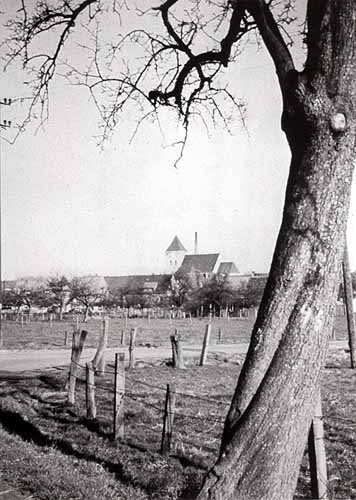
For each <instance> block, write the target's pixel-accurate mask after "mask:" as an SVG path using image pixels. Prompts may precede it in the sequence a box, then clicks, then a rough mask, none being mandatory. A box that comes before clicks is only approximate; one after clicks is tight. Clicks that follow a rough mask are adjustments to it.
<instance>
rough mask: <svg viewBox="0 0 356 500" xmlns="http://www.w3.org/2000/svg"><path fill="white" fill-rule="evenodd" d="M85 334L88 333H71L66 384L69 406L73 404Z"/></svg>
mask: <svg viewBox="0 0 356 500" xmlns="http://www.w3.org/2000/svg"><path fill="white" fill-rule="evenodd" d="M87 334H88V332H87V331H85V330H82V332H81V333H79V332H78V331H76V330H75V331H74V332H73V342H72V356H71V363H70V369H69V384H68V403H70V404H74V403H75V384H76V379H77V375H78V372H79V367H80V365H79V361H80V356H81V354H82V351H83V347H84V342H85V339H86V336H87Z"/></svg>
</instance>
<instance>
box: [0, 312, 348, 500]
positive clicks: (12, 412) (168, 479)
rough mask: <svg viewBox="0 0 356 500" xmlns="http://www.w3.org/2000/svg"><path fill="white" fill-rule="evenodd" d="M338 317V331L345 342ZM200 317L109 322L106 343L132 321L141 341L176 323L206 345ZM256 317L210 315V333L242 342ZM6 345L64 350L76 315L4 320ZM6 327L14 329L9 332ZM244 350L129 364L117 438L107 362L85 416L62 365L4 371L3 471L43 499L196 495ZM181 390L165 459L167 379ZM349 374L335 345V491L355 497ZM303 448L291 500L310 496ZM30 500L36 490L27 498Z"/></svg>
mask: <svg viewBox="0 0 356 500" xmlns="http://www.w3.org/2000/svg"><path fill="white" fill-rule="evenodd" d="M344 323H345V322H344V318H338V320H337V321H336V324H335V336H336V338H338V339H339V340H342V339H345V335H346V329H345V324H344ZM205 324H206V321H204V320H194V319H193V321H192V323H190V320H173V321H172V322H171V321H169V320H151V321H150V323H148V320H142V319H132V320H129V324H128V325H126V326H125V324H124V320H123V319H111V320H110V325H109V332H110V334H109V345H111V346H116V345H120V342H121V332H122V329H125V328H126V330H127V331H128V330H129V329H130V328H133V327H137V328H138V334H137V342H136V343H137V344H142V345H147V344H150V345H157V346H159V345H165V344H168V343H169V335H170V334H172V333H174V331H175V329H177V330H178V331H179V332H180V333H181V334H182V335H183V337H184V340H185V341H186V342H191V343H201V341H202V338H203V335H204V328H205ZM252 324H253V319H252V318H250V319H248V320H236V319H235V320H230V321H227V320H220V319H213V321H212V341H213V342H216V341H217V339H218V333H219V329H221V330H222V332H223V339H222V341H223V342H225V341H226V342H245V341H247V340H248V338H249V335H250V331H251V327H252ZM3 327H5V328H4V332H5V335H4V340H5V346H6V344H7V345H8V346H12V347H11V348H15V349H18V348H22V349H23V348H31V349H40V348H49V347H50V348H58V347H63V337H64V331H65V329H67V330H68V331H72V324H71V323H66V322H64V323H62V324H59V323H57V322H54V323H53V324H52V328H50V326H49V325H48V324H42V325H41V324H40V323H33V324H24V326H23V327H22V326H21V325H19V324H13V323H10V322H8V323H6V324H5V325H3ZM80 327H81V328H82V327H84V328H85V329H87V330H88V332H89V334H88V341H87V342H86V345H92V346H96V345H97V341H98V335H99V332H100V329H101V323H100V321H98V320H91V321H90V322H89V323H87V324H86V325H85V326H83V325H80ZM10 335H12V337H11V339H10ZM242 362H243V356H242V355H229V356H227V355H225V354H210V355H209V356H208V363H207V365H206V366H203V367H200V366H197V360H196V359H190V360H189V361H188V364H187V367H186V369H185V370H177V369H173V368H172V367H171V366H169V365H168V364H167V360H159V361H155V362H146V363H140V364H139V367H136V368H134V369H130V370H126V372H125V398H124V429H125V430H124V438H123V439H119V440H116V441H114V440H113V439H112V409H113V367H112V366H111V365H109V366H108V367H107V371H106V374H105V376H103V377H97V378H96V403H97V408H98V412H97V417H96V418H95V419H94V420H93V419H88V418H87V416H86V406H85V397H86V396H85V383H84V375H83V374H81V376H80V377H79V380H78V382H77V395H76V402H75V404H74V405H68V403H67V401H66V395H65V392H64V387H65V384H66V381H67V376H68V370H67V368H65V367H62V368H60V369H48V370H43V371H37V372H29V373H27V374H24V375H21V376H18V375H13V374H9V373H8V374H5V373H1V374H0V375H1V376H0V439H1V444H2V445H1V448H0V477H1V478H2V479H4V480H6V481H8V482H9V483H10V484H15V485H17V486H20V487H21V488H22V489H23V490H24V491H26V492H28V494H29V495H33V498H36V499H43V500H47V499H48V500H49V499H51V500H57V499H60V500H74V499H78V500H79V499H82V500H84V499H85V500H96V499H103V500H109V499H114V498H116V499H118V498H120V500H146V499H147V500H148V499H150V500H176V499H178V498H179V499H188V498H192V497H193V496H194V493H195V492H196V491H198V489H199V485H200V484H201V481H202V478H203V477H204V474H205V473H206V471H207V470H208V468H209V467H210V466H211V465H212V463H213V462H214V460H215V458H216V456H217V452H218V449H219V441H220V435H221V431H222V426H223V422H224V417H225V415H226V412H227V410H228V406H229V401H230V399H231V396H232V393H233V390H234V386H235V384H236V379H237V377H238V374H239V371H240V369H241V365H242ZM167 384H171V385H174V386H175V389H176V408H175V416H174V428H173V435H172V448H171V452H170V454H169V455H162V454H161V453H160V448H161V433H162V418H163V413H164V402H165V390H166V385H167ZM355 389H356V373H355V371H353V370H351V369H350V368H349V359H348V353H347V352H345V351H344V350H338V351H331V352H330V353H329V357H328V361H327V365H326V367H325V369H324V372H323V376H322V399H323V414H324V428H325V445H326V453H327V460H328V475H329V481H328V488H329V498H330V499H340V500H347V499H356V474H355V463H356V419H355V414H356V402H355ZM309 483H310V478H309V467H308V457H307V454H306V455H305V457H304V459H303V463H302V466H301V473H300V478H299V483H298V489H297V492H296V498H310V490H309ZM31 498H32V497H31Z"/></svg>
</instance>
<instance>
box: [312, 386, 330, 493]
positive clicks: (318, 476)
mask: <svg viewBox="0 0 356 500" xmlns="http://www.w3.org/2000/svg"><path fill="white" fill-rule="evenodd" d="M316 398H317V400H316V407H315V410H314V417H313V420H312V423H311V426H310V431H309V436H308V454H309V464H310V480H311V493H312V497H313V498H318V499H327V492H328V491H327V486H328V474H327V466H326V454H325V444H324V426H323V415H322V408H321V395H320V389H318V392H317V396H316Z"/></svg>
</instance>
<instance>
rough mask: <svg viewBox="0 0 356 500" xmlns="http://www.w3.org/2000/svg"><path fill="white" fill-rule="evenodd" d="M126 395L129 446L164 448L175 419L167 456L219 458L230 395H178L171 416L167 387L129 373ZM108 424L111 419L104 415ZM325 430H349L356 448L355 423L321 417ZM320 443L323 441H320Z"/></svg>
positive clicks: (103, 394)
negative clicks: (167, 430)
mask: <svg viewBox="0 0 356 500" xmlns="http://www.w3.org/2000/svg"><path fill="white" fill-rule="evenodd" d="M75 364H76V366H77V367H78V368H80V369H81V370H82V371H83V370H85V369H86V366H84V365H83V364H81V363H75ZM115 375H116V372H115V371H114V370H112V369H110V367H108V369H107V370H106V371H105V380H104V379H103V378H102V377H97V378H96V381H95V384H93V385H94V386H95V391H98V394H97V398H98V408H99V410H100V406H101V405H102V404H103V402H102V401H100V400H101V398H104V399H105V398H106V399H110V398H113V397H114V394H115V389H114V388H113V377H115ZM76 378H77V380H78V381H79V382H80V383H82V384H86V385H88V381H87V380H86V379H85V378H84V377H83V376H76ZM125 385H126V388H125V392H124V394H122V401H123V405H124V408H125V410H124V413H125V417H124V426H125V438H127V439H128V440H129V441H130V442H132V441H135V438H136V439H137V437H138V436H139V440H140V443H141V444H142V434H143V433H142V432H138V429H144V430H145V432H144V434H145V440H144V444H145V446H146V447H147V448H150V449H153V450H157V449H159V447H160V446H161V451H162V443H161V440H162V439H163V438H162V434H164V432H165V420H166V419H167V418H168V419H171V425H172V429H171V434H170V443H169V451H170V453H171V454H177V455H182V454H183V455H185V456H187V455H188V456H189V457H191V456H195V457H200V458H213V456H216V454H217V452H218V449H219V444H220V438H221V434H222V431H223V426H224V421H225V418H226V414H227V411H228V408H229V405H230V401H231V397H232V395H230V394H224V395H222V394H217V395H216V396H214V397H208V396H205V395H198V394H194V393H192V392H184V391H181V390H175V391H174V394H175V405H174V409H173V411H171V410H170V409H169V408H168V409H167V407H165V398H166V397H167V385H164V384H155V383H152V382H147V381H145V380H140V379H139V378H137V376H134V375H133V374H131V373H130V370H125ZM106 418H108V415H107V414H106ZM320 419H321V421H322V422H323V423H324V424H325V427H326V429H327V430H329V429H330V430H331V431H332V429H333V428H335V427H338V426H340V425H341V426H342V427H343V428H345V426H347V427H348V428H349V429H350V436H348V438H347V441H348V445H350V446H352V447H355V448H356V432H355V431H356V419H355V420H353V419H350V418H344V417H339V416H336V415H323V416H321V417H320ZM318 439H320V438H318ZM325 439H326V440H327V441H329V442H333V441H334V440H335V438H334V437H333V433H332V432H327V433H326V434H325Z"/></svg>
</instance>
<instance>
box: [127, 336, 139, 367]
mask: <svg viewBox="0 0 356 500" xmlns="http://www.w3.org/2000/svg"><path fill="white" fill-rule="evenodd" d="M136 333H137V328H131V331H130V344H129V368H134V367H135V352H134V351H135V339H136Z"/></svg>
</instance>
